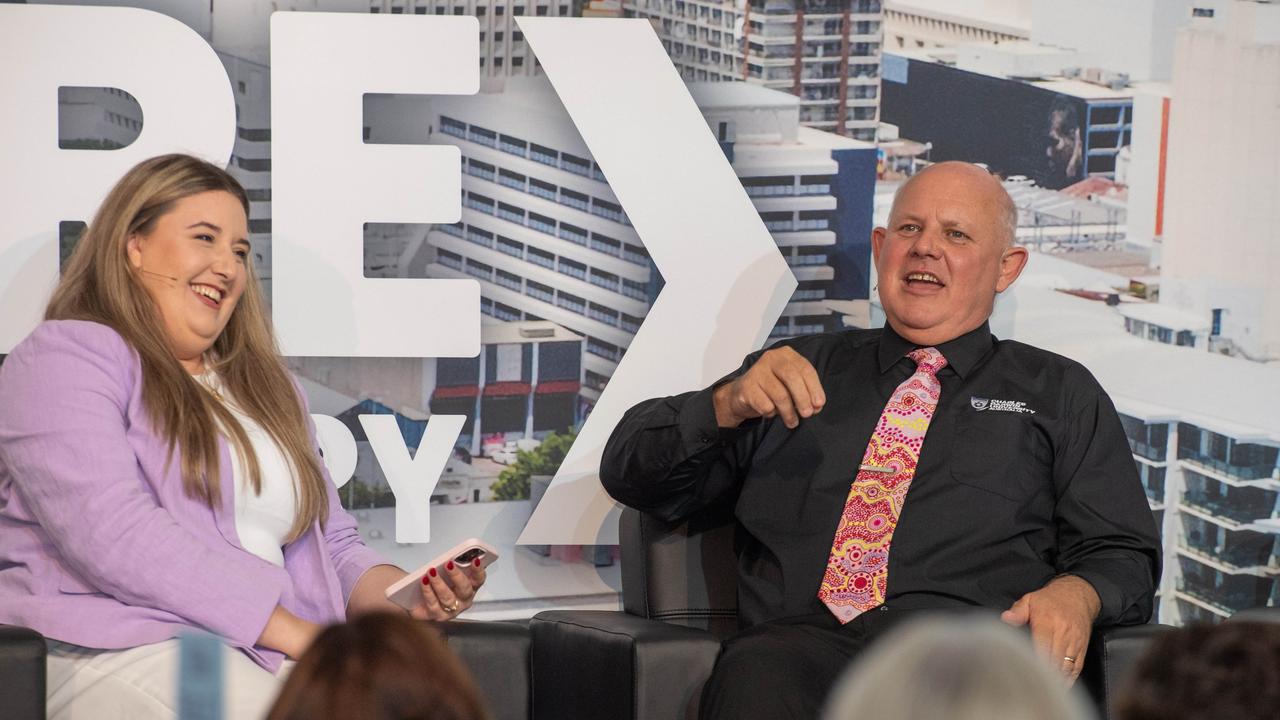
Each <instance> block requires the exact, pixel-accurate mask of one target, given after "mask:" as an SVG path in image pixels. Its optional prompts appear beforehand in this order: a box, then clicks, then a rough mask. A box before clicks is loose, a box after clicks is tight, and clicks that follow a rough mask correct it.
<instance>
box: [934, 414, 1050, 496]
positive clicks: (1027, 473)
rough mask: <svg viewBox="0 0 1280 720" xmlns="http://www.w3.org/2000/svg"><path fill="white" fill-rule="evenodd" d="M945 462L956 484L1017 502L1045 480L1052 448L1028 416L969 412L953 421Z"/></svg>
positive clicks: (1039, 487)
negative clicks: (947, 459)
mask: <svg viewBox="0 0 1280 720" xmlns="http://www.w3.org/2000/svg"><path fill="white" fill-rule="evenodd" d="M926 442H927V441H926ZM949 461H950V465H951V478H952V479H953V480H955V481H956V482H957V483H960V484H961V485H965V486H968V487H973V488H977V489H979V490H983V491H986V492H989V493H992V494H994V495H999V496H1000V497H1002V498H1005V499H1006V500H1011V501H1013V502H1015V503H1019V504H1022V503H1025V502H1027V501H1029V500H1030V499H1031V498H1033V497H1034V496H1035V495H1036V494H1038V493H1040V492H1042V491H1043V490H1044V489H1045V487H1047V485H1048V483H1049V482H1050V476H1051V472H1050V470H1051V467H1052V453H1051V452H1050V449H1049V447H1048V442H1047V441H1046V440H1045V438H1044V437H1043V436H1042V435H1041V433H1040V431H1039V429H1038V428H1037V427H1036V426H1035V425H1034V423H1033V421H1032V420H1031V418H1030V416H1029V415H1027V414H1021V413H1004V412H984V413H981V414H979V413H977V412H974V413H973V414H971V415H965V416H962V417H961V418H959V419H958V420H957V421H956V427H955V439H954V440H953V443H952V448H951V457H950V458H949Z"/></svg>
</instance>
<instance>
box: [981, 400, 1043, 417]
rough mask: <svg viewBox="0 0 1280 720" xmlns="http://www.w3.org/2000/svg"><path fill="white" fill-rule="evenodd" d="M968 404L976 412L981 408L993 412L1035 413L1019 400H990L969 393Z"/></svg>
mask: <svg viewBox="0 0 1280 720" xmlns="http://www.w3.org/2000/svg"><path fill="white" fill-rule="evenodd" d="M969 406H970V407H972V408H973V409H974V410H977V411H978V412H982V411H983V410H992V411H995V412H1012V413H1027V414H1030V415H1035V414H1036V411H1035V410H1032V409H1031V408H1029V407H1027V404H1026V403H1024V402H1022V401H1021V400H992V399H991V398H983V397H978V396H977V395H971V396H970V397H969Z"/></svg>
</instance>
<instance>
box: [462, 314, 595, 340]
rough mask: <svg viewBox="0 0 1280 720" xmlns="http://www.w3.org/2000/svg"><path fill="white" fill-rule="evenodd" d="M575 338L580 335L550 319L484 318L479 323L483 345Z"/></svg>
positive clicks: (579, 337)
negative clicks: (516, 320) (510, 320)
mask: <svg viewBox="0 0 1280 720" xmlns="http://www.w3.org/2000/svg"><path fill="white" fill-rule="evenodd" d="M575 340H582V336H581V335H578V334H576V333H574V332H573V331H571V330H569V329H568V328H566V327H564V326H563V325H557V324H555V323H553V322H551V321H550V320H522V321H519V322H499V321H497V320H490V319H488V318H485V319H484V320H483V321H482V322H481V325H480V342H481V343H483V344H485V345H505V344H509V343H539V342H568V341H575Z"/></svg>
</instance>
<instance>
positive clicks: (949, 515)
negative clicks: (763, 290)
mask: <svg viewBox="0 0 1280 720" xmlns="http://www.w3.org/2000/svg"><path fill="white" fill-rule="evenodd" d="M1016 226H1017V212H1016V208H1015V207H1014V205H1013V202H1012V200H1011V199H1010V198H1009V195H1008V193H1006V192H1005V190H1004V188H1003V186H1002V185H1001V184H1000V182H999V181H998V180H996V179H995V178H994V177H992V176H991V175H989V174H987V173H986V171H984V170H982V169H981V168H978V167H977V166H974V165H970V164H967V163H957V162H948V163H939V164H937V165H933V166H931V167H930V168H928V169H926V170H924V171H922V172H920V173H918V174H917V175H916V176H914V177H913V178H911V179H910V180H909V181H908V182H906V183H905V184H904V185H903V186H902V187H901V189H900V190H899V191H898V194H897V196H896V197H895V199H894V203H893V207H892V209H891V210H890V213H889V221H888V224H887V226H886V227H880V228H876V229H875V231H874V234H873V235H872V246H871V247H872V256H873V259H874V261H875V264H876V271H877V273H878V277H879V279H878V283H879V294H880V300H881V303H882V305H883V307H884V311H885V316H886V318H887V322H886V324H885V327H884V328H881V329H875V330H848V331H844V332H838V333H827V334H821V335H812V336H806V337H799V338H793V339H789V340H784V341H782V342H779V343H777V344H775V345H774V346H773V347H771V348H770V349H768V350H765V351H762V352H758V353H755V354H752V355H751V356H749V357H748V358H747V359H746V361H745V362H744V363H743V365H742V367H741V368H739V369H738V370H737V371H736V372H734V373H733V374H731V375H729V376H728V377H725V378H723V379H722V380H720V381H719V382H717V383H715V384H714V385H712V386H711V387H709V388H706V389H703V390H701V391H697V392H690V393H686V394H683V395H677V396H674V397H668V398H658V399H654V400H649V401H646V402H643V403H641V404H639V405H637V406H636V407H634V408H632V409H631V410H630V411H629V412H628V413H627V414H626V416H624V418H623V419H622V421H621V422H620V423H619V425H618V427H617V429H616V430H615V431H614V434H613V437H611V438H610V440H609V443H608V445H607V447H606V449H605V454H604V459H603V462H602V464H601V470H600V475H601V480H602V481H603V483H604V486H605V488H606V489H607V490H608V491H609V493H610V494H611V495H612V496H613V497H614V498H616V499H617V500H619V501H621V502H623V503H625V504H627V505H630V506H632V507H635V508H638V509H640V510H642V511H645V512H648V513H652V514H655V515H658V516H660V517H662V518H664V519H667V520H672V521H674V520H680V519H684V518H687V517H689V516H690V515H692V514H694V513H696V512H698V511H699V510H701V509H703V508H705V507H707V506H709V505H721V504H729V505H731V506H732V507H733V510H734V514H735V517H736V518H737V521H738V524H739V529H740V532H739V538H740V541H739V543H738V560H739V571H738V577H739V593H738V594H739V619H740V623H741V625H742V627H743V630H742V631H741V632H740V633H738V634H737V635H735V636H733V637H731V638H729V639H728V640H726V641H725V643H724V646H723V649H722V651H721V655H720V658H719V660H718V661H717V663H716V668H715V671H714V672H713V674H712V677H711V679H710V681H709V682H708V684H707V688H706V691H705V692H704V694H703V699H702V705H701V712H702V716H703V717H704V718H771V719H777V718H809V717H814V716H815V715H816V714H817V713H818V712H819V709H820V708H821V706H822V702H823V700H824V698H825V696H826V693H827V691H828V689H829V688H830V686H831V684H832V683H833V682H834V680H835V678H836V676H837V675H838V673H839V672H840V671H841V670H842V669H843V668H844V666H845V665H846V664H847V663H848V660H849V659H850V658H852V657H853V656H854V655H856V654H857V653H858V652H859V651H860V650H861V649H862V648H863V647H864V646H865V645H866V644H867V643H868V642H870V641H871V640H873V639H875V638H876V637H877V636H879V635H880V634H881V633H883V632H884V630H885V629H886V628H888V627H890V626H892V625H894V624H896V623H898V622H901V621H902V620H904V619H909V618H911V617H917V616H919V615H920V614H921V613H929V612H957V611H968V612H984V611H985V612H990V613H999V614H1000V617H1001V619H1003V620H1004V621H1005V622H1007V623H1010V624H1012V625H1019V626H1028V627H1029V631H1030V634H1031V636H1032V638H1033V639H1034V641H1035V643H1036V645H1037V646H1038V647H1039V648H1040V650H1041V651H1042V654H1043V655H1044V657H1045V658H1046V660H1047V661H1048V662H1051V663H1052V664H1053V665H1054V666H1055V667H1058V668H1060V669H1061V671H1062V672H1063V673H1064V674H1065V675H1066V676H1068V677H1070V678H1072V679H1074V678H1075V677H1076V676H1077V675H1078V674H1079V672H1080V669H1081V667H1082V665H1083V662H1084V656H1085V653H1086V652H1087V648H1088V642H1089V636H1090V631H1091V628H1092V626H1094V625H1096V624H1106V625H1115V624H1131V623H1132V624H1136V623H1144V622H1147V621H1148V620H1149V619H1150V617H1151V612H1152V605H1153V597H1154V590H1155V586H1156V581H1157V579H1158V577H1159V561H1160V549H1159V537H1158V535H1157V532H1156V527H1155V522H1154V520H1153V518H1152V514H1151V512H1150V510H1149V509H1148V506H1147V503H1146V497H1145V495H1144V493H1143V490H1142V486H1141V483H1140V481H1139V479H1138V475H1137V470H1136V468H1135V466H1134V462H1133V458H1132V456H1131V455H1130V450H1129V446H1128V442H1127V440H1126V438H1125V434H1124V431H1123V429H1122V427H1121V425H1120V421H1119V418H1118V417H1117V415H1116V411H1115V408H1114V406H1113V405H1112V403H1111V401H1110V399H1109V398H1108V397H1107V395H1106V393H1105V392H1103V390H1102V388H1101V387H1100V386H1099V385H1098V383H1097V381H1096V380H1094V378H1093V376H1092V375H1090V374H1089V372H1088V371H1087V370H1086V369H1085V368H1084V367H1083V366H1081V365H1080V364H1078V363H1076V362H1073V361H1071V360H1069V359H1067V358H1064V357H1061V356H1058V355H1054V354H1053V353H1050V352H1046V351H1044V350H1040V349H1037V348H1034V347H1030V346H1028V345H1024V344H1022V343H1018V342H1014V341H1010V340H997V339H996V338H994V337H993V336H992V335H991V331H990V329H989V326H988V318H989V317H990V316H991V312H992V308H993V306H994V303H995V298H996V295H997V294H999V293H1001V292H1004V291H1005V290H1006V289H1008V287H1009V286H1010V285H1012V284H1013V282H1014V280H1016V279H1017V277H1018V275H1019V273H1021V272H1022V268H1023V266H1024V265H1025V264H1026V261H1027V252H1026V250H1024V249H1023V248H1020V247H1017V246H1015V245H1014V242H1013V240H1014V231H1015V229H1016Z"/></svg>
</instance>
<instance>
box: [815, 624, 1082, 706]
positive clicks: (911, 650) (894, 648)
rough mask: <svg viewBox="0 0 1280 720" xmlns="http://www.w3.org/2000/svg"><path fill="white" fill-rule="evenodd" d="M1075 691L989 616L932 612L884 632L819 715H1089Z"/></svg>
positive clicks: (1024, 640) (1024, 642)
mask: <svg viewBox="0 0 1280 720" xmlns="http://www.w3.org/2000/svg"><path fill="white" fill-rule="evenodd" d="M1094 717H1095V716H1094V714H1093V712H1092V711H1091V710H1090V709H1089V707H1088V705H1086V704H1085V702H1084V701H1083V700H1082V698H1081V694H1080V692H1079V691H1078V690H1074V689H1071V688H1068V687H1067V686H1066V684H1065V683H1063V681H1062V677H1061V676H1060V675H1058V674H1057V673H1055V672H1054V671H1053V669H1052V668H1051V667H1050V666H1048V665H1045V664H1044V663H1043V662H1040V659H1039V658H1037V657H1036V653H1035V650H1034V648H1033V646H1032V645H1031V643H1030V642H1028V640H1027V638H1026V636H1025V635H1023V634H1021V633H1018V632H1017V631H1015V630H1013V629H1011V628H1009V627H1008V626H1006V625H1002V624H1001V623H1000V622H998V621H996V620H995V619H987V618H964V617H945V618H944V617H935V618H924V619H921V620H919V621H917V622H912V623H907V624H905V625H903V626H901V627H899V628H897V629H895V630H894V631H893V632H891V633H888V634H886V635H885V637H884V638H882V639H881V640H880V641H879V642H877V644H875V645H874V646H872V647H871V649H870V650H868V652H867V653H866V654H865V655H864V656H862V657H861V658H859V659H858V661H857V662H855V663H853V665H852V666H851V667H850V668H849V670H848V671H846V672H845V674H844V676H843V677H842V678H841V680H840V681H839V682H838V683H837V684H836V686H835V689H834V690H832V693H831V697H830V699H829V700H828V703H827V709H826V712H825V713H824V714H823V720H863V719H865V718H876V719H877V720H1093V719H1094Z"/></svg>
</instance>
